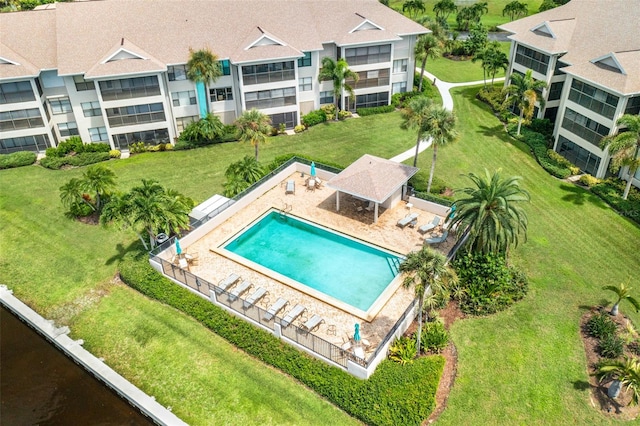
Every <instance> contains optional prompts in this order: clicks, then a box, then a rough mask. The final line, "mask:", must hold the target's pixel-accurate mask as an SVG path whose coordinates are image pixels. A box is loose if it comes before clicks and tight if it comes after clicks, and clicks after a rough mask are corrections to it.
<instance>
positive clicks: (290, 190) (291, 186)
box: [284, 180, 296, 194]
mask: <svg viewBox="0 0 640 426" xmlns="http://www.w3.org/2000/svg"><path fill="white" fill-rule="evenodd" d="M284 193H285V194H295V193H296V182H295V181H294V180H288V181H287V187H286V189H285V191H284Z"/></svg>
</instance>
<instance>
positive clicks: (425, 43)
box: [414, 34, 442, 92]
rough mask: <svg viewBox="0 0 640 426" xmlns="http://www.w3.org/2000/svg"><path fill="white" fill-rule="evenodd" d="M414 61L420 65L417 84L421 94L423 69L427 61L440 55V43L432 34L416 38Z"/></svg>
mask: <svg viewBox="0 0 640 426" xmlns="http://www.w3.org/2000/svg"><path fill="white" fill-rule="evenodd" d="M414 51H415V54H416V59H419V60H420V61H422V62H421V64H420V82H419V83H418V92H422V79H423V78H424V68H425V66H426V65H427V59H428V58H431V59H436V58H437V57H439V56H440V55H442V42H441V41H440V40H438V38H437V37H436V36H434V35H433V34H423V35H421V36H420V37H418V41H417V43H416V47H415V50H414Z"/></svg>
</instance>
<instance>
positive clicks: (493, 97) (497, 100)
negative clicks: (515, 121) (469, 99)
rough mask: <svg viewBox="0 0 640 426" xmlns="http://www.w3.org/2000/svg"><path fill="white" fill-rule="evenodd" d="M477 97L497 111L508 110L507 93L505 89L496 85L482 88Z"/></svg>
mask: <svg viewBox="0 0 640 426" xmlns="http://www.w3.org/2000/svg"><path fill="white" fill-rule="evenodd" d="M476 98H478V100H480V101H482V102H484V103H486V104H487V105H489V106H490V107H491V109H492V110H493V112H495V113H503V112H508V111H507V109H506V107H505V99H506V94H505V92H504V90H501V89H497V88H495V87H486V88H482V89H480V91H479V92H478V94H477V95H476ZM509 114H510V113H509ZM503 121H504V120H503Z"/></svg>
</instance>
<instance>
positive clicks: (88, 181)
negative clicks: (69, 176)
mask: <svg viewBox="0 0 640 426" xmlns="http://www.w3.org/2000/svg"><path fill="white" fill-rule="evenodd" d="M82 183H83V186H84V189H85V190H87V191H90V192H91V193H93V194H95V196H94V200H95V210H96V211H97V212H98V213H100V212H101V211H102V207H103V200H104V198H105V197H107V196H109V194H110V193H111V191H112V190H113V189H115V187H116V174H115V173H114V172H113V170H111V169H109V168H107V167H105V166H103V165H102V164H98V165H94V166H91V167H89V168H88V169H87V170H86V171H85V172H84V179H83V181H82Z"/></svg>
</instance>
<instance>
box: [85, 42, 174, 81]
mask: <svg viewBox="0 0 640 426" xmlns="http://www.w3.org/2000/svg"><path fill="white" fill-rule="evenodd" d="M118 55H124V58H123V59H116V57H118ZM166 69H167V66H166V65H165V64H163V63H162V62H160V61H158V60H157V59H156V58H154V57H153V56H151V55H149V54H148V53H147V52H145V51H144V50H142V49H140V48H139V47H138V46H136V45H135V44H133V43H131V42H130V41H128V40H125V39H124V38H123V39H122V40H121V41H120V42H119V43H117V44H116V45H115V46H113V47H112V48H111V50H110V51H109V52H108V53H107V54H106V55H104V56H103V57H102V58H101V59H100V60H99V61H98V62H97V63H96V64H95V65H94V66H93V67H91V68H89V69H88V70H87V72H85V75H84V76H85V78H96V77H108V76H112V75H118V74H122V73H125V72H126V73H129V74H135V73H143V72H154V71H155V72H158V71H166Z"/></svg>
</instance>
